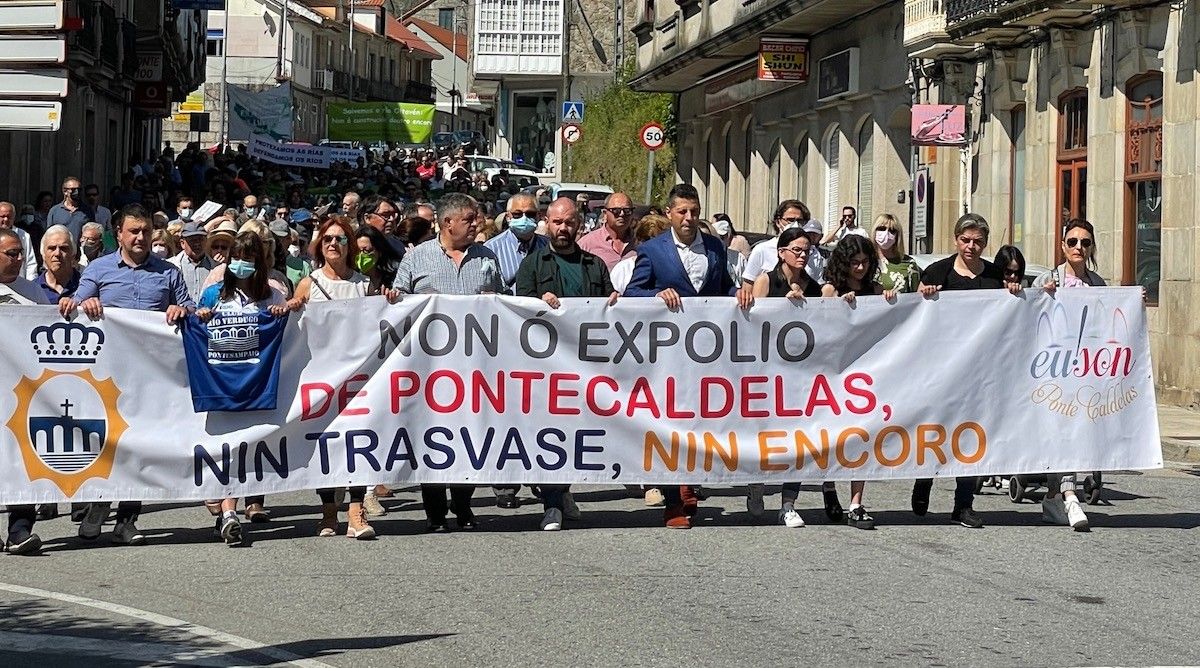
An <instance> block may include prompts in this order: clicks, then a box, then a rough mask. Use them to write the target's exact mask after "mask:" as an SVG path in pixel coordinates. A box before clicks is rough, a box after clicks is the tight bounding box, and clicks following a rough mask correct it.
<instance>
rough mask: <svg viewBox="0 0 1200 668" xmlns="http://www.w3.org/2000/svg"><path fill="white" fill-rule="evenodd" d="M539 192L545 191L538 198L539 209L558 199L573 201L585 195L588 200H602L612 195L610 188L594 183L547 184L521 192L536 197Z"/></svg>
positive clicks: (530, 187) (533, 186)
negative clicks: (567, 198)
mask: <svg viewBox="0 0 1200 668" xmlns="http://www.w3.org/2000/svg"><path fill="white" fill-rule="evenodd" d="M540 190H544V191H545V192H544V193H543V194H542V196H541V197H539V198H538V206H540V207H547V206H550V203H551V202H553V201H554V200H556V199H558V198H559V197H569V198H571V199H575V198H576V197H577V196H578V195H581V194H586V195H587V196H588V199H589V200H594V199H604V198H605V197H608V196H609V195H611V194H612V193H613V189H612V188H609V187H608V186H602V185H596V184H594V183H547V184H544V185H532V186H529V187H527V188H525V190H524V191H522V192H526V193H529V194H530V195H534V196H536V195H537V193H538V191H540Z"/></svg>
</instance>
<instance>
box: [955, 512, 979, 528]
mask: <svg viewBox="0 0 1200 668" xmlns="http://www.w3.org/2000/svg"><path fill="white" fill-rule="evenodd" d="M950 521H951V522H958V523H959V524H961V525H963V526H965V527H967V528H968V529H982V528H983V518H982V517H980V516H979V513H977V512H975V509H974V508H963V509H962V510H956V511H954V512H953V513H950Z"/></svg>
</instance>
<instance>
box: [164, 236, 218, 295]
mask: <svg viewBox="0 0 1200 668" xmlns="http://www.w3.org/2000/svg"><path fill="white" fill-rule="evenodd" d="M179 245H180V247H181V248H183V250H181V251H179V254H178V255H176V256H175V257H173V258H170V259H169V260H168V261H169V262H170V263H171V264H173V265H175V266H176V267H178V268H179V273H181V274H183V282H184V283H185V284H186V285H187V290H188V296H190V297H191V298H192V300H193V301H194V300H197V299H199V298H200V293H201V291H203V289H204V279H206V278H208V275H209V273H211V272H212V270H213V267H215V266H217V263H216V262H213V259H212V258H211V257H209V256H208V232H206V231H205V230H204V226H203V225H201V224H200V223H197V222H195V221H191V222H188V223H184V225H183V231H182V232H180V234H179Z"/></svg>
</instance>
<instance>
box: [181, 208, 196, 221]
mask: <svg viewBox="0 0 1200 668" xmlns="http://www.w3.org/2000/svg"><path fill="white" fill-rule="evenodd" d="M192 213H193V211H192V210H191V209H180V210H179V217H180V218H183V219H184V220H188V219H190V218H191V217H192Z"/></svg>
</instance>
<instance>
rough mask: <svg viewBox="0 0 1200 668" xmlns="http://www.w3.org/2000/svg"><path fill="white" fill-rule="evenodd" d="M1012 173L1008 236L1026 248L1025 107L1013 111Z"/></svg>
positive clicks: (1017, 245)
mask: <svg viewBox="0 0 1200 668" xmlns="http://www.w3.org/2000/svg"><path fill="white" fill-rule="evenodd" d="M1010 127H1011V128H1012V174H1011V175H1010V179H1009V180H1010V181H1011V187H1010V188H1009V191H1008V193H1009V195H1008V196H1009V202H1008V238H1009V239H1010V240H1011V243H1012V245H1014V246H1016V247H1017V248H1021V249H1024V248H1025V107H1017V108H1016V109H1013V110H1012V112H1011V125H1010Z"/></svg>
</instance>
